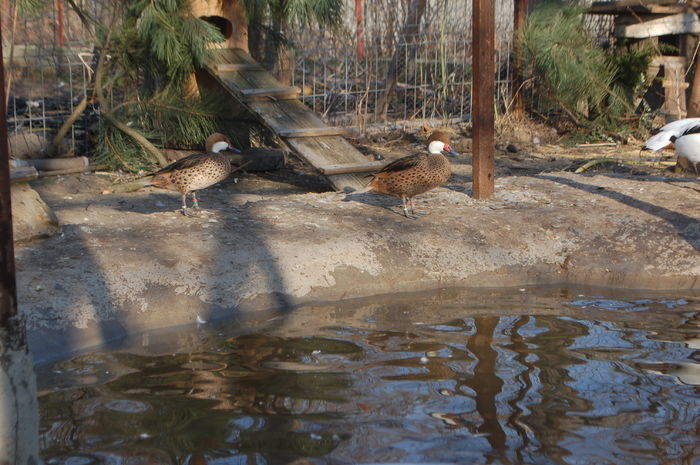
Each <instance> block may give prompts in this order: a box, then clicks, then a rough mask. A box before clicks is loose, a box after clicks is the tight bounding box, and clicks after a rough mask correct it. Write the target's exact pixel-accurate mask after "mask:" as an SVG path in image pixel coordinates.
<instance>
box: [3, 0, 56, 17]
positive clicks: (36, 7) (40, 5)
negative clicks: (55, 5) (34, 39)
mask: <svg viewBox="0 0 700 465" xmlns="http://www.w3.org/2000/svg"><path fill="white" fill-rule="evenodd" d="M49 3H50V2H49V1H48V0H10V4H11V5H12V6H13V7H15V8H17V12H18V13H19V16H22V17H25V18H26V17H29V16H34V15H35V14H37V13H39V12H40V11H41V10H43V9H44V7H45V6H46V5H48V4H49Z"/></svg>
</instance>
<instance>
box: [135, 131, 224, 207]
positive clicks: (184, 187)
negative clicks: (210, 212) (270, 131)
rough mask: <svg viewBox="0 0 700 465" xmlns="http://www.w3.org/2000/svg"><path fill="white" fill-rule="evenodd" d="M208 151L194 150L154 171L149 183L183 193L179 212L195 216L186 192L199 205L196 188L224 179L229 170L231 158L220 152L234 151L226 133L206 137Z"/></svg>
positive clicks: (202, 187)
mask: <svg viewBox="0 0 700 465" xmlns="http://www.w3.org/2000/svg"><path fill="white" fill-rule="evenodd" d="M206 150H207V153H193V154H191V155H187V156H186V157H184V158H181V159H179V160H177V161H176V162H173V163H171V164H170V165H168V166H166V167H165V168H163V169H161V170H159V171H156V172H155V173H153V177H152V178H151V180H150V182H149V184H150V185H152V186H155V187H160V188H161V189H167V190H172V191H177V192H179V193H180V194H182V213H183V214H184V215H186V216H195V214H194V213H192V212H191V211H190V210H189V209H188V207H187V194H190V193H191V194H192V208H193V209H194V210H198V209H199V201H198V200H197V194H196V191H198V190H201V189H205V188H207V187H209V186H211V185H214V184H216V183H217V182H220V181H223V180H224V179H226V178H227V177H228V175H229V174H230V173H231V162H230V161H229V159H228V158H227V157H226V156H225V155H223V154H222V153H220V152H221V151H222V150H234V151H237V150H236V149H235V148H233V146H232V145H231V141H230V139H229V138H228V137H226V136H225V135H223V134H220V133H214V134H212V135H211V136H209V137H208V138H207V141H206Z"/></svg>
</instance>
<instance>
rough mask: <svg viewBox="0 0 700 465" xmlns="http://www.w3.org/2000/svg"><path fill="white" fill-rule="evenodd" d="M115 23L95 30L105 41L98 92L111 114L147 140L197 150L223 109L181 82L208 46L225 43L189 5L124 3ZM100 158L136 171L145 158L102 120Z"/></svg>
mask: <svg viewBox="0 0 700 465" xmlns="http://www.w3.org/2000/svg"><path fill="white" fill-rule="evenodd" d="M116 7H117V10H116V13H115V14H116V16H117V18H119V21H118V22H117V23H116V24H115V25H113V26H112V27H111V30H110V29H109V28H106V27H105V26H104V25H97V26H98V32H99V36H100V37H101V39H100V40H101V41H102V42H103V47H102V53H108V54H109V57H110V59H108V60H105V61H104V65H103V66H104V67H105V69H104V71H103V75H104V80H103V82H102V87H103V91H104V92H103V93H104V94H105V95H109V96H111V101H112V103H111V112H112V113H113V117H115V118H117V119H118V120H119V121H121V122H124V123H125V124H127V125H128V126H129V127H130V128H132V129H135V130H136V131H138V132H139V133H141V134H143V135H144V136H145V137H146V138H147V139H148V140H149V141H150V142H151V143H154V144H157V145H161V146H170V147H182V148H184V147H196V146H201V145H202V143H203V141H204V140H205V139H206V138H207V137H208V136H209V135H210V134H211V133H212V132H214V131H215V130H216V126H217V121H218V119H217V115H218V114H219V112H220V110H221V105H220V104H219V103H218V102H217V100H216V99H214V98H211V97H204V98H200V97H198V96H196V95H190V94H188V93H187V92H186V91H185V87H186V83H187V80H188V79H189V78H191V76H192V73H193V72H194V71H195V69H196V68H197V67H200V66H202V65H203V63H204V62H205V60H206V58H207V53H208V45H209V44H210V43H212V42H219V41H222V40H224V39H223V36H222V34H221V32H220V31H219V30H218V29H217V28H216V27H215V26H213V25H212V24H210V23H207V22H206V21H203V20H201V19H199V18H196V17H194V16H193V15H192V14H190V6H189V1H187V0H138V1H127V0H122V1H121V2H120V3H118V4H117V5H116ZM98 153H99V159H100V161H101V162H102V163H106V164H108V165H112V166H115V165H119V166H122V167H124V168H126V169H128V170H131V171H134V170H139V169H143V168H145V167H146V165H147V163H148V160H149V158H148V155H147V153H146V152H144V150H143V148H142V147H140V146H139V145H137V144H135V143H134V142H133V141H131V140H129V139H127V138H125V137H123V136H121V135H119V134H118V132H117V131H115V130H114V128H113V127H112V126H111V125H110V124H108V122H105V124H104V125H103V131H102V134H101V135H100V140H99V147H98Z"/></svg>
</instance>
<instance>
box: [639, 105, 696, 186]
mask: <svg viewBox="0 0 700 465" xmlns="http://www.w3.org/2000/svg"><path fill="white" fill-rule="evenodd" d="M671 143H673V144H674V145H675V147H676V155H677V156H678V164H679V165H680V166H682V167H683V168H686V169H687V168H688V167H692V168H693V171H695V174H700V173H698V166H697V163H698V162H700V118H685V119H679V120H677V121H673V122H671V123H668V124H667V125H665V126H662V127H661V128H660V129H659V130H658V132H657V133H656V134H654V135H653V136H651V137H650V138H649V139H648V140H647V141H646V142H645V144H644V147H642V150H652V151H654V152H658V151H659V150H661V149H663V148H664V147H666V146H667V145H669V144H671ZM681 159H683V160H681Z"/></svg>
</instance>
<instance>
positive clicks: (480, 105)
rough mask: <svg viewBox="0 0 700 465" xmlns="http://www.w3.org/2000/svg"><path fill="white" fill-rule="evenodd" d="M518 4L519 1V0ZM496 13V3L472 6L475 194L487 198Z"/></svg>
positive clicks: (480, 1) (478, 0)
mask: <svg viewBox="0 0 700 465" xmlns="http://www.w3.org/2000/svg"><path fill="white" fill-rule="evenodd" d="M516 1H517V0H516ZM495 31H496V14H495V7H494V1H493V0H473V4H472V62H473V70H474V71H473V73H474V74H473V76H472V94H473V107H472V137H473V139H472V152H473V158H472V191H473V192H474V198H476V199H485V198H488V197H490V196H492V195H493V193H494V189H495V187H494V183H495V180H494V160H493V158H494V108H493V105H494V102H493V96H494V90H495V88H496V82H495V81H496V65H495V48H494V43H495Z"/></svg>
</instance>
